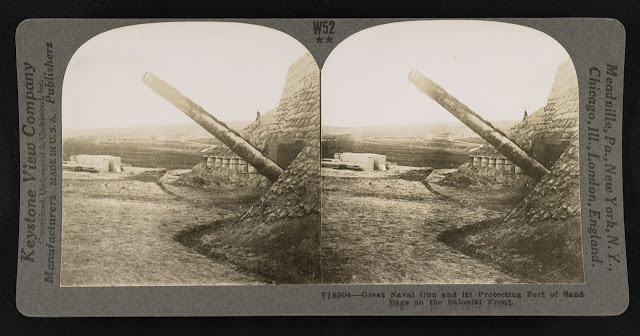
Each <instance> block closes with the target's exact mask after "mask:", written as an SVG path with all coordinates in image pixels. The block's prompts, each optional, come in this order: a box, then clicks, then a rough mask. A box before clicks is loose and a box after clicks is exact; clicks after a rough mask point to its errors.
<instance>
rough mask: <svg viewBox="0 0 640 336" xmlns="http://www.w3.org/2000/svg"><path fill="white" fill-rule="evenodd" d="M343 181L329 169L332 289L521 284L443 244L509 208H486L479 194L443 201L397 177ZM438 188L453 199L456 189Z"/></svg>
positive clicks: (326, 221) (325, 208)
mask: <svg viewBox="0 0 640 336" xmlns="http://www.w3.org/2000/svg"><path fill="white" fill-rule="evenodd" d="M341 174H342V173H341V172H337V171H333V170H330V171H328V172H327V174H325V170H324V169H323V175H324V176H323V186H322V190H323V194H322V202H323V203H322V220H323V226H322V253H323V270H322V273H323V280H324V282H325V283H514V282H519V279H517V278H515V277H514V276H512V275H509V274H506V273H504V272H502V271H501V270H500V269H499V268H498V267H497V266H495V265H492V264H487V263H484V262H481V261H479V260H476V259H473V258H471V257H469V256H467V255H465V254H463V253H461V252H459V251H457V250H454V249H453V248H451V247H449V246H447V245H445V244H444V243H442V242H440V241H438V240H437V237H438V235H439V234H440V233H441V232H443V231H444V230H447V229H450V228H453V227H460V226H463V225H466V224H471V223H474V222H479V221H482V220H487V219H490V218H495V217H499V216H502V215H503V213H504V211H505V210H506V209H507V207H505V206H490V207H489V208H491V209H489V208H487V207H483V206H480V205H479V204H480V201H481V200H480V199H479V197H478V195H476V196H473V194H471V193H469V194H468V195H464V197H461V198H460V199H461V200H462V201H460V200H455V201H451V200H446V199H442V198H441V197H438V196H437V195H434V194H432V193H431V192H429V191H428V190H427V189H426V188H425V187H424V186H423V185H422V184H421V183H419V182H417V181H407V180H401V179H396V178H393V175H390V174H387V175H384V174H379V177H372V176H368V177H367V178H359V177H357V176H355V175H354V174H352V173H348V174H349V176H346V175H345V176H342V175H341ZM434 178H439V176H438V174H434ZM435 188H436V189H438V191H439V192H442V193H443V194H445V195H448V196H453V195H451V193H452V192H453V190H452V189H449V188H443V187H439V186H435ZM502 197H507V196H502ZM496 203H497V204H500V203H502V202H501V201H500V200H497V201H496Z"/></svg>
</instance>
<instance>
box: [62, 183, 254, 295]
mask: <svg viewBox="0 0 640 336" xmlns="http://www.w3.org/2000/svg"><path fill="white" fill-rule="evenodd" d="M64 174H65V176H64V187H63V199H64V201H63V210H62V215H63V226H62V269H61V285H62V286H198V285H224V284H260V283H261V282H260V281H258V280H257V279H256V278H255V277H254V276H252V275H250V274H247V273H244V272H241V271H240V270H238V269H237V268H236V267H235V266H233V265H231V264H228V263H223V262H218V261H214V260H212V259H210V258H207V257H205V256H203V255H201V254H199V253H197V252H195V251H193V250H191V249H189V248H187V247H185V246H183V245H182V244H180V243H178V242H176V241H174V239H173V236H174V235H175V234H176V233H177V232H179V231H181V230H184V229H186V228H189V227H193V226H197V225H199V224H204V223H208V222H212V221H214V220H217V219H221V218H223V217H226V216H230V215H232V214H233V212H232V211H230V210H225V209H221V208H217V207H215V206H214V205H212V204H210V202H208V203H207V204H205V205H201V204H198V203H197V202H195V203H194V202H188V201H181V200H176V199H175V198H174V197H172V196H171V195H168V194H167V193H165V192H163V191H162V190H161V189H160V187H159V186H158V185H156V184H155V183H154V182H142V181H135V180H132V179H127V178H122V177H118V178H114V177H113V175H115V174H109V175H110V176H100V175H99V174H90V175H92V176H86V175H78V174H80V173H73V172H66V171H65V172H64ZM190 192H194V191H190ZM202 198H203V199H204V198H205V197H204V196H202Z"/></svg>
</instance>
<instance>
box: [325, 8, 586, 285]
mask: <svg viewBox="0 0 640 336" xmlns="http://www.w3.org/2000/svg"><path fill="white" fill-rule="evenodd" d="M578 91H579V88H578V80H577V76H576V71H575V68H574V65H573V62H572V60H571V58H570V56H569V54H568V53H567V52H566V50H565V49H564V48H563V47H562V46H561V45H560V44H559V43H558V42H557V41H556V40H555V39H554V38H553V37H551V36H549V35H547V34H545V33H543V32H540V31H538V30H535V29H532V28H528V27H524V26H520V25H514V24H508V23H498V22H489V21H474V20H447V21H441V20H434V21H412V22H403V23H393V24H386V25H381V26H376V27H373V28H369V29H366V30H363V31H361V32H359V33H356V34H354V35H352V36H350V37H349V38H347V39H345V40H344V41H343V42H341V43H340V44H339V45H338V46H337V47H336V48H335V49H334V50H333V51H332V53H331V54H330V55H329V57H328V58H327V60H326V62H325V63H324V66H323V68H322V71H321V92H322V95H321V110H322V119H321V125H322V141H321V153H322V154H321V155H322V163H321V165H322V178H321V181H322V199H321V201H322V204H321V207H322V210H321V221H322V231H321V232H322V233H321V249H322V260H321V266H322V279H323V280H322V282H323V283H327V284H330V283H334V284H495V283H583V282H584V270H583V256H582V240H581V236H582V227H581V222H580V199H579V192H580V190H579V188H580V186H579V176H580V171H579V160H578V115H579V102H578Z"/></svg>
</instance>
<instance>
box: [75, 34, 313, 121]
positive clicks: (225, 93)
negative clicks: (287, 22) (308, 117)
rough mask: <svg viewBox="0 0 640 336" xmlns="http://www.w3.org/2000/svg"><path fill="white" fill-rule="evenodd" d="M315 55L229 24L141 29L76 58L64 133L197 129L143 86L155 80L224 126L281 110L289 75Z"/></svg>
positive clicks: (100, 41) (84, 49) (85, 48)
mask: <svg viewBox="0 0 640 336" xmlns="http://www.w3.org/2000/svg"><path fill="white" fill-rule="evenodd" d="M306 52H307V50H306V48H305V47H304V46H303V45H302V44H300V43H299V42H298V41H296V40H295V39H293V38H292V37H290V36H289V35H286V34H284V33H282V32H279V31H277V30H273V29H270V28H265V27H260V26H255V25H249V24H242V23H229V22H188V23H187V22H172V23H152V24H143V25H135V26H129V27H123V28H118V29H114V30H111V31H108V32H105V33H102V34H100V35H97V36H95V37H94V38H92V39H91V40H89V41H87V42H86V43H85V44H84V45H82V46H81V47H80V48H79V49H78V50H77V51H76V53H75V54H74V55H73V57H72V58H71V60H70V62H69V66H68V68H67V71H66V73H65V77H64V82H63V91H62V125H63V129H92V128H115V127H129V126H144V125H159V124H175V123H186V122H192V121H191V119H190V118H189V117H187V116H186V115H185V114H184V113H182V112H181V111H179V110H178V109H177V108H176V107H174V106H173V105H171V104H170V103H169V102H167V101H165V100H164V99H163V98H161V97H160V96H158V95H157V94H155V93H154V92H153V91H152V90H151V89H150V88H149V87H147V86H146V85H145V84H143V83H142V80H141V79H142V75H143V74H144V73H145V72H152V73H154V74H155V75H157V76H158V77H159V78H161V79H162V80H164V81H166V82H167V83H169V84H170V85H172V86H173V87H175V88H176V89H177V90H178V91H180V92H181V93H182V94H184V95H185V96H187V97H188V98H190V99H191V100H193V101H194V102H195V103H197V104H199V105H200V106H202V107H203V108H204V109H205V110H207V111H208V112H210V113H211V114H213V115H214V116H215V117H217V118H218V119H220V120H222V121H245V120H253V119H255V117H256V108H258V109H259V110H260V111H261V112H262V113H264V112H266V111H268V110H270V109H272V108H274V107H276V106H277V105H278V101H279V99H280V94H281V93H282V88H283V86H284V83H285V78H286V74H287V70H288V68H289V66H290V65H291V64H293V63H294V62H295V61H296V60H297V59H298V58H300V57H301V56H303V55H304V54H305V53H306Z"/></svg>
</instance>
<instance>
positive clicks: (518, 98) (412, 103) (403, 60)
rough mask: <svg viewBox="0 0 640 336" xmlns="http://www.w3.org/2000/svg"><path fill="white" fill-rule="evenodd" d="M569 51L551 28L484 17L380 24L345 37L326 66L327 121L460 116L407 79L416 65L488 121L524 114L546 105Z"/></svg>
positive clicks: (395, 120)
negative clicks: (548, 32)
mask: <svg viewBox="0 0 640 336" xmlns="http://www.w3.org/2000/svg"><path fill="white" fill-rule="evenodd" d="M568 58H569V55H568V54H567V52H566V51H565V50H564V48H563V47H562V46H561V45H560V44H559V43H558V42H556V41H555V40H554V39H553V38H551V37H550V36H548V35H546V34H544V33H542V32H540V31H537V30H534V29H531V28H527V27H523V26H518V25H513V24H506V23H496V22H485V21H460V20H456V21H420V22H403V23H392V24H385V25H381V26H376V27H373V28H369V29H366V30H363V31H361V32H359V33H356V34H354V35H352V36H350V37H348V38H347V39H345V40H344V41H343V42H341V43H340V44H339V45H338V46H337V47H336V48H335V49H334V50H333V51H332V52H331V54H330V55H329V57H328V58H327V60H326V62H325V63H324V66H323V68H322V73H321V76H322V79H321V82H322V85H321V90H322V98H321V99H322V105H321V106H322V125H323V126H351V127H353V126H360V127H362V126H380V125H402V124H411V123H436V122H452V121H456V120H457V119H456V118H455V117H454V116H453V115H451V114H450V113H449V112H448V111H446V110H445V109H444V108H442V107H441V106H440V105H438V104H437V103H435V102H434V101H433V100H431V99H430V98H429V97H427V96H426V95H425V94H424V93H422V92H420V91H418V89H417V88H416V87H415V86H414V85H413V84H412V83H411V82H409V80H408V79H407V78H408V75H409V72H410V71H411V70H412V69H416V70H418V71H420V72H421V73H422V74H423V75H425V76H426V77H428V78H430V79H431V80H433V81H434V82H436V83H438V84H439V85H440V86H442V87H443V88H444V89H445V90H446V91H448V92H449V93H450V94H452V95H453V96H455V97H456V98H457V99H458V100H460V101H461V102H462V103H464V104H465V105H467V106H468V107H469V108H471V109H472V110H473V111H475V112H476V113H478V114H480V115H481V116H482V117H483V118H485V119H487V120H490V121H498V120H518V119H522V117H523V114H524V110H525V109H526V110H527V111H528V112H529V113H531V112H533V111H535V110H537V109H538V108H540V107H543V106H544V105H546V101H547V98H548V96H549V93H550V91H551V85H552V83H553V78H554V76H555V73H556V70H557V68H558V66H559V65H560V64H561V63H563V62H564V61H566V60H567V59H568Z"/></svg>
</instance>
